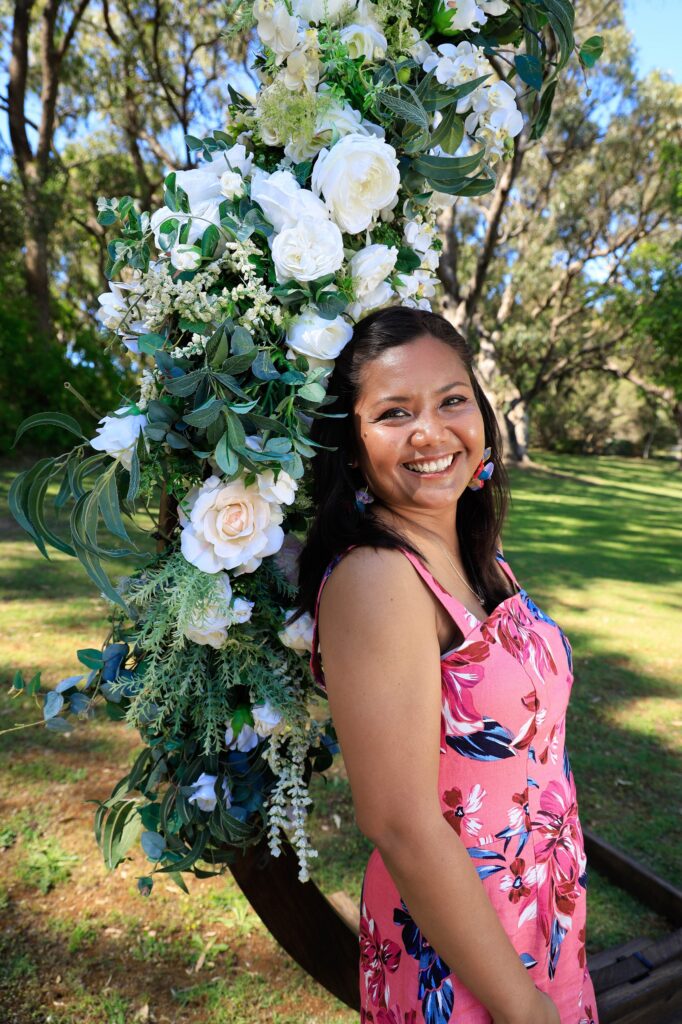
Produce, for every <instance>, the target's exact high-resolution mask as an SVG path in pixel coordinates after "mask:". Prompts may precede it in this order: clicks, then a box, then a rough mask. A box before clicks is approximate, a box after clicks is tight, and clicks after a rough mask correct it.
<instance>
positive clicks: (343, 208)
mask: <svg viewBox="0 0 682 1024" xmlns="http://www.w3.org/2000/svg"><path fill="white" fill-rule="evenodd" d="M399 185H400V174H399V173H398V158H397V156H396V152H395V149H394V148H393V146H389V145H388V143H386V142H383V140H381V139H378V138H376V137H374V136H371V135H360V134H358V133H353V134H351V135H345V136H344V137H343V138H342V139H340V141H339V142H337V143H336V145H335V146H332V148H331V149H323V150H322V152H321V153H320V154H319V155H318V157H317V160H316V161H315V165H314V167H313V175H312V187H313V191H314V192H315V193H317V195H323V196H324V198H325V201H326V204H327V209H328V210H329V211H330V213H331V215H332V217H333V218H334V220H335V221H336V223H337V224H338V225H339V227H340V228H341V229H342V230H343V231H348V232H349V233H350V234H353V235H355V234H358V233H359V232H360V231H364V230H365V229H366V228H368V227H369V225H370V224H371V222H372V219H373V218H374V216H375V215H376V214H378V213H379V211H380V210H382V209H383V208H384V207H385V206H388V205H389V204H390V203H391V202H392V201H393V199H394V197H395V196H396V194H397V192H398V187H399Z"/></svg>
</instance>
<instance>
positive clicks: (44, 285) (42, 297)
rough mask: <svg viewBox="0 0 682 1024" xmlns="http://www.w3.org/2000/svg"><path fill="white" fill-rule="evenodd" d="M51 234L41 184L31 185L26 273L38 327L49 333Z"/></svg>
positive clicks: (50, 324)
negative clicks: (38, 185) (49, 240)
mask: <svg viewBox="0 0 682 1024" xmlns="http://www.w3.org/2000/svg"><path fill="white" fill-rule="evenodd" d="M48 234H49V228H48V225H47V224H46V222H45V217H44V216H43V210H42V201H41V196H40V188H39V187H38V188H37V189H34V188H31V189H30V191H29V194H28V206H27V211H26V229H25V246H26V248H25V257H24V276H25V278H26V291H27V292H28V296H29V298H30V300H31V307H32V312H33V316H34V318H35V325H36V328H37V329H38V331H39V332H40V333H41V334H42V335H44V336H45V337H49V336H50V335H51V334H52V308H51V307H52V303H51V298H50V272H49V256H48Z"/></svg>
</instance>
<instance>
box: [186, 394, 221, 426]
mask: <svg viewBox="0 0 682 1024" xmlns="http://www.w3.org/2000/svg"><path fill="white" fill-rule="evenodd" d="M224 407H225V406H224V403H223V400H222V398H209V400H208V401H207V402H204V404H203V405H200V406H199V408H198V409H195V410H194V411H193V412H187V413H185V414H184V416H183V417H182V418H183V420H184V421H185V423H189V425H190V426H191V427H207V426H208V425H209V423H213V421H214V420H217V419H218V417H219V416H220V413H221V412H222V410H223V409H224Z"/></svg>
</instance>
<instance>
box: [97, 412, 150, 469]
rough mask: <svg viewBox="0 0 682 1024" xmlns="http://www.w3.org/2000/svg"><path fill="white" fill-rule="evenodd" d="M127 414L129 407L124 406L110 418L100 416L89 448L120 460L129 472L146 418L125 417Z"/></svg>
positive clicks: (141, 416) (140, 416)
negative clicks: (98, 424) (95, 433)
mask: <svg viewBox="0 0 682 1024" xmlns="http://www.w3.org/2000/svg"><path fill="white" fill-rule="evenodd" d="M129 412H130V409H129V407H128V406H125V405H124V406H122V407H121V408H120V409H117V410H116V412H115V413H114V414H113V415H112V416H102V418H101V419H100V421H99V422H100V426H99V427H97V436H96V437H93V438H91V439H90V447H91V448H96V449H97V450H98V451H102V452H106V453H107V455H111V457H112V459H120V461H121V464H122V465H123V466H124V467H125V468H126V469H127V470H128V471H129V472H130V469H131V467H132V461H133V451H134V449H135V445H136V444H137V439H138V437H139V436H140V431H141V430H142V428H143V427H144V426H145V424H146V422H147V417H146V416H145V415H137V414H135V413H133V414H131V415H126V413H129Z"/></svg>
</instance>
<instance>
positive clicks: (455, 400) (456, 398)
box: [444, 395, 466, 405]
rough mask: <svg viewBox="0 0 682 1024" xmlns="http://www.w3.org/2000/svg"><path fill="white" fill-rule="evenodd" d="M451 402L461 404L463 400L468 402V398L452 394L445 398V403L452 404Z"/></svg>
mask: <svg viewBox="0 0 682 1024" xmlns="http://www.w3.org/2000/svg"><path fill="white" fill-rule="evenodd" d="M451 402H452V403H454V404H457V405H459V404H460V403H461V402H466V398H464V396H463V395H450V397H449V398H446V399H445V403H444V404H445V405H450V403H451Z"/></svg>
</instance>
